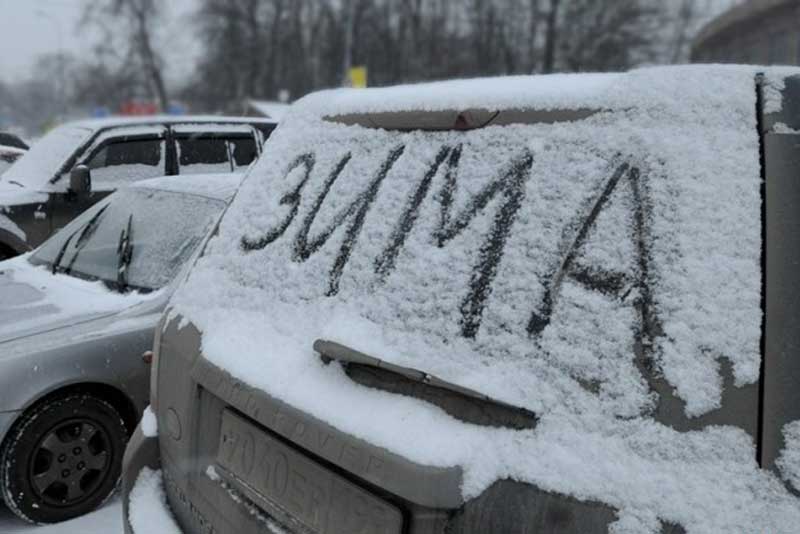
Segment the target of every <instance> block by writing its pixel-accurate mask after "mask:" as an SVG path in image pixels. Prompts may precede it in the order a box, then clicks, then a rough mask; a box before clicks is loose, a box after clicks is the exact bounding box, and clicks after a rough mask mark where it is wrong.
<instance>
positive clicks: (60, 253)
mask: <svg viewBox="0 0 800 534" xmlns="http://www.w3.org/2000/svg"><path fill="white" fill-rule="evenodd" d="M80 230H81V229H80V228H78V229H77V230H75V231H74V232H72V233H71V234H69V237H68V238H67V239H66V240H65V241H64V244H63V245H61V248H60V249H58V254H56V258H55V259H54V260H53V265H52V266H51V268H50V271H51V272H52V273H53V274H56V273H57V272H58V266H59V265H61V260H63V259H64V254H66V252H67V249H68V248H69V244H70V243H72V239H73V238H74V237H75V236H76V235H78V232H80Z"/></svg>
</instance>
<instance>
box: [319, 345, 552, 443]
mask: <svg viewBox="0 0 800 534" xmlns="http://www.w3.org/2000/svg"><path fill="white" fill-rule="evenodd" d="M314 350H315V351H317V352H318V353H319V355H320V357H321V358H322V361H324V362H325V363H326V364H327V363H330V362H331V361H334V360H335V361H337V362H339V363H340V364H341V366H342V367H343V368H344V371H345V373H346V374H347V376H349V377H350V378H351V379H352V380H353V381H355V382H358V383H359V384H362V385H364V386H368V387H372V388H375V389H380V390H383V391H388V392H390V393H397V394H400V395H407V396H410V397H415V398H418V399H421V400H424V401H427V402H430V403H431V404H434V405H436V406H438V407H439V408H441V409H442V410H444V411H445V412H447V413H448V414H450V415H451V416H453V417H455V418H456V419H460V420H462V421H465V422H467V423H473V424H476V425H483V426H498V427H508V428H513V429H516V430H522V429H529V428H535V427H536V424H537V422H538V418H537V417H536V414H534V413H533V412H531V411H530V410H526V409H525V408H520V407H518V406H512V405H511V404H506V403H505V402H502V401H498V400H495V399H492V398H491V397H488V396H486V395H483V394H481V393H478V392H477V391H474V390H471V389H468V388H465V387H461V386H459V385H457V384H452V383H450V382H446V381H444V380H442V379H440V378H437V377H435V376H432V375H430V374H428V373H424V372H422V371H419V370H417V369H412V368H410V367H402V366H400V365H394V364H392V363H389V362H386V361H383V360H381V359H379V358H375V357H373V356H369V355H367V354H364V353H363V352H359V351H357V350H353V349H351V348H350V347H346V346H345V345H341V344H339V343H335V342H333V341H325V340H322V339H318V340H316V341H315V342H314Z"/></svg>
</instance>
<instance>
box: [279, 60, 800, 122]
mask: <svg viewBox="0 0 800 534" xmlns="http://www.w3.org/2000/svg"><path fill="white" fill-rule="evenodd" d="M759 73H763V74H764V75H765V76H766V78H767V79H768V80H769V79H773V78H782V77H783V76H789V75H796V74H800V69H798V68H797V67H768V66H757V65H681V66H667V67H645V68H640V69H634V70H631V71H628V72H617V73H569V74H549V75H522V76H502V77H488V78H475V79H460V80H448V81H439V82H426V83H418V84H407V85H398V86H394V87H377V88H368V89H328V90H324V91H319V92H316V93H312V94H310V95H308V96H306V97H303V98H302V99H300V100H299V101H297V102H296V103H295V104H293V105H292V107H291V108H290V109H289V111H288V114H287V117H289V119H291V118H292V117H299V116H305V117H313V116H317V117H322V118H325V119H327V120H335V121H337V122H343V123H346V124H359V125H361V126H367V125H369V122H370V121H371V122H372V123H373V124H372V126H373V127H379V128H380V127H384V126H383V124H381V122H383V121H384V120H386V119H387V115H394V116H393V117H388V118H389V119H391V125H390V126H388V127H387V129H393V128H392V126H393V125H394V124H396V123H397V122H398V119H399V118H400V117H399V116H401V115H404V116H405V117H402V118H404V119H410V118H411V117H409V116H408V115H409V114H415V115H417V117H419V118H424V117H426V116H428V117H429V116H431V115H434V114H437V113H442V112H444V113H455V115H454V119H455V118H456V117H459V114H460V113H464V112H467V113H472V112H478V115H479V116H478V119H479V120H478V123H479V124H475V125H473V124H470V125H469V126H471V127H474V126H483V125H486V124H485V123H483V122H481V121H480V118H481V117H480V115H481V114H489V116H491V114H492V113H499V114H501V115H502V114H503V113H505V112H509V111H515V112H518V111H529V112H532V111H549V112H559V111H564V110H586V111H600V110H604V111H625V110H630V109H641V110H644V109H648V110H656V111H658V110H670V111H673V112H675V111H677V112H679V113H680V112H693V111H696V110H698V109H702V108H703V107H704V106H705V105H706V102H707V100H708V99H709V98H710V96H711V94H712V93H713V91H714V90H715V89H714V88H718V87H719V86H720V85H722V86H723V87H724V86H725V84H724V83H720V80H725V79H728V80H730V79H732V78H735V77H752V78H753V79H754V78H755V76H756V75H757V74H759ZM698 77H699V78H701V79H705V80H707V81H708V83H707V84H701V85H700V86H698V87H692V88H691V90H688V89H690V88H689V87H687V86H686V84H687V83H689V81H690V80H692V81H693V83H696V80H697V79H698ZM765 96H766V97H772V96H775V95H773V94H767V95H765ZM683 97H685V100H684V99H683ZM692 108H695V109H692ZM467 118H469V117H467ZM501 118H502V117H501ZM517 118H518V117H517ZM527 118H528V119H530V121H528V120H524V121H522V122H561V120H555V121H552V120H548V119H549V117H544V118H542V120H536V119H537V118H536V117H527ZM340 119H344V120H340ZM566 120H574V119H571V118H569V117H567V118H566ZM512 122H518V121H517V120H513V121H512ZM402 123H403V124H404V125H405V128H404V127H398V129H407V128H410V129H416V128H419V127H421V128H422V129H424V128H425V126H426V125H425V124H424V123H423V124H421V125H412V126H409V124H408V121H407V120H406V121H402ZM438 126H439V125H436V129H440V128H439V127H438ZM451 127H452V124H451ZM446 129H449V128H446ZM456 129H458V128H456Z"/></svg>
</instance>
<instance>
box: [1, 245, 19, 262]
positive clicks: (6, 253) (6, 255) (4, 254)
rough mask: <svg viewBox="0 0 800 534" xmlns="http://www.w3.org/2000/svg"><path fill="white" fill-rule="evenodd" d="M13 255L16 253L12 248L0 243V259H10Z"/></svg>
mask: <svg viewBox="0 0 800 534" xmlns="http://www.w3.org/2000/svg"><path fill="white" fill-rule="evenodd" d="M14 256H16V254H14V253H13V251H12V250H10V249H9V248H8V247H4V246H3V245H0V261H5V260H10V259H11V258H13V257H14Z"/></svg>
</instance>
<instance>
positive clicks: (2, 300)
mask: <svg viewBox="0 0 800 534" xmlns="http://www.w3.org/2000/svg"><path fill="white" fill-rule="evenodd" d="M158 297H159V295H158V292H157V293H154V294H149V295H141V294H137V293H132V294H128V295H121V294H119V293H115V292H113V291H111V290H109V289H108V288H106V287H105V286H104V285H103V284H101V283H99V282H87V281H84V280H80V279H77V278H73V277H71V276H67V275H63V274H57V275H53V274H52V273H50V271H48V270H47V269H46V268H44V267H40V266H35V265H32V264H31V263H29V262H28V259H27V256H22V257H19V258H15V259H13V260H9V261H5V262H0V347H1V346H2V344H3V343H8V342H11V341H15V340H19V339H22V338H26V337H30V336H34V335H38V334H42V333H45V332H50V331H53V330H58V329H62V328H66V327H71V326H75V325H78V324H82V323H85V322H87V321H92V320H95V319H99V318H102V317H107V316H109V315H113V314H117V313H120V312H122V311H124V310H127V309H129V308H132V307H133V306H137V305H139V304H141V303H142V302H145V301H149V300H153V299H156V298H158ZM2 352H3V350H2V348H0V353H2Z"/></svg>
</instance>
